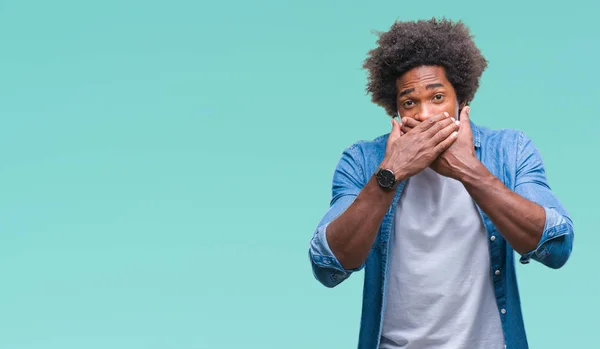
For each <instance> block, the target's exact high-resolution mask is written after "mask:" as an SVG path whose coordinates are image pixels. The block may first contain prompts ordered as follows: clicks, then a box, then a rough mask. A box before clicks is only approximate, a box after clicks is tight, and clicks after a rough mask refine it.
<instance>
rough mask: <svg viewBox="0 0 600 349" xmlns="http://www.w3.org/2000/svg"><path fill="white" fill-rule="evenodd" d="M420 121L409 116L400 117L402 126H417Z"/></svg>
mask: <svg viewBox="0 0 600 349" xmlns="http://www.w3.org/2000/svg"><path fill="white" fill-rule="evenodd" d="M420 123H421V121H419V120H417V119H414V118H411V117H409V116H406V117H403V118H402V126H408V127H410V128H415V127H417V126H418V125H419V124H420Z"/></svg>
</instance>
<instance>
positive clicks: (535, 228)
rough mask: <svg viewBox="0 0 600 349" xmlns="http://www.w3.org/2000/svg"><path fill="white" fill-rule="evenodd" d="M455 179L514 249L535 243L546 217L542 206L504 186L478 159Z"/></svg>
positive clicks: (532, 246)
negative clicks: (457, 179) (461, 184)
mask: <svg viewBox="0 0 600 349" xmlns="http://www.w3.org/2000/svg"><path fill="white" fill-rule="evenodd" d="M459 180H460V181H461V182H462V183H463V185H464V186H465V188H466V189H467V191H468V192H469V194H470V195H471V197H472V198H473V200H474V201H475V202H476V203H477V205H478V206H479V207H480V208H481V209H482V210H483V212H485V214H486V215H487V216H488V217H489V218H490V220H491V221H492V223H494V225H495V226H496V228H498V230H499V232H500V233H501V234H502V236H503V237H504V239H505V240H506V241H507V242H508V243H509V244H510V246H511V247H512V248H513V249H514V250H515V251H517V252H518V253H520V254H524V253H527V252H529V251H531V250H534V249H535V248H536V247H537V245H538V243H539V241H540V238H541V236H542V233H543V230H544V225H545V221H546V212H545V210H544V208H543V207H542V206H540V205H538V204H536V203H534V202H532V201H529V200H527V199H525V198H523V197H522V196H520V195H518V194H516V193H514V192H513V191H511V190H510V189H508V188H507V187H506V186H505V185H504V184H503V183H502V182H501V181H500V180H499V179H498V178H496V177H495V176H494V175H493V174H492V173H490V172H489V171H488V170H487V169H486V168H485V166H483V164H482V163H481V162H476V163H474V164H473V165H471V166H468V167H467V168H466V169H464V170H463V171H462V172H461V174H460V176H459Z"/></svg>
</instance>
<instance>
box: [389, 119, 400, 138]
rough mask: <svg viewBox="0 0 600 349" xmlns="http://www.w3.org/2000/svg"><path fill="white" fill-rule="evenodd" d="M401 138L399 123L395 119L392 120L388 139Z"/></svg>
mask: <svg viewBox="0 0 600 349" xmlns="http://www.w3.org/2000/svg"><path fill="white" fill-rule="evenodd" d="M400 136H402V130H401V129H400V123H399V122H398V120H396V119H392V131H391V132H390V138H392V140H396V139H398V138H399V137H400Z"/></svg>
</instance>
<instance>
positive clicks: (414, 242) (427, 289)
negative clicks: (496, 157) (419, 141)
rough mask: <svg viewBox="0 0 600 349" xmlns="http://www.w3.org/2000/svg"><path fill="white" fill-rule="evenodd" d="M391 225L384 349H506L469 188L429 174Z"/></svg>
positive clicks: (410, 190)
mask: <svg viewBox="0 0 600 349" xmlns="http://www.w3.org/2000/svg"><path fill="white" fill-rule="evenodd" d="M394 225H395V231H394V236H392V239H391V242H390V248H391V250H390V258H391V263H390V266H389V271H388V272H389V286H388V293H387V299H386V307H385V314H384V321H383V332H382V337H381V345H380V348H381V349H398V348H402V349H425V348H427V349H431V348H440V349H441V348H448V349H463V348H464V349H467V348H468V349H502V348H504V335H503V332H502V324H501V322H500V313H499V311H498V307H497V305H496V299H495V296H494V290H493V285H492V276H491V270H490V255H489V251H488V241H487V240H488V239H487V233H486V230H485V227H484V226H483V223H482V219H481V216H480V215H479V212H478V211H477V208H476V206H475V203H474V202H473V199H472V198H471V197H470V196H469V194H468V192H467V191H466V189H465V188H464V186H463V185H462V184H461V183H460V182H458V181H456V180H454V179H451V178H448V177H444V176H441V175H439V174H437V173H436V172H435V171H433V170H431V169H430V168H426V169H425V170H424V171H422V172H420V173H419V174H417V175H415V176H413V177H411V178H410V179H409V180H408V183H407V186H406V187H405V188H404V192H403V193H402V196H401V197H400V201H399V202H398V209H397V211H396V215H395V218H394Z"/></svg>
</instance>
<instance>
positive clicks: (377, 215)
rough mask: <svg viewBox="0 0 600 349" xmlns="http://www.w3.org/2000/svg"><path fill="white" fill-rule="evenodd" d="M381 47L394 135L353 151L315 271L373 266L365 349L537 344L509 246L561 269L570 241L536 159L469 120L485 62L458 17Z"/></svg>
mask: <svg viewBox="0 0 600 349" xmlns="http://www.w3.org/2000/svg"><path fill="white" fill-rule="evenodd" d="M377 44H378V46H377V47H376V48H375V49H374V50H372V51H370V52H369V56H368V58H367V59H366V61H365V64H364V67H365V68H366V69H367V70H368V72H369V78H368V88H367V90H368V92H370V93H371V94H372V99H373V102H374V103H376V104H378V105H380V106H382V107H383V108H384V109H385V110H386V112H387V113H388V114H389V115H390V116H391V117H392V129H391V132H390V133H389V134H386V135H384V136H381V137H379V138H376V139H374V140H372V141H360V142H357V143H355V144H353V145H351V146H350V147H348V148H347V149H346V150H345V151H344V152H343V154H342V156H341V159H340V161H339V163H338V165H337V168H336V169H335V173H334V176H333V190H332V194H333V195H332V200H331V206H330V209H329V210H328V212H327V213H326V214H325V216H324V217H323V218H322V220H321V222H320V223H319V224H318V227H317V229H316V231H315V232H314V235H313V238H312V239H311V242H310V249H309V255H310V260H311V264H312V268H313V273H314V275H315V277H316V278H317V279H318V280H319V281H320V282H321V283H322V284H324V285H325V286H327V287H334V286H336V285H338V284H339V283H341V282H342V281H344V280H345V279H347V278H348V277H349V276H350V275H351V274H352V273H353V272H355V271H358V270H361V269H363V268H365V282H364V289H363V308H362V318H361V326H360V335H359V345H358V347H359V348H361V349H367V348H368V349H375V348H382V349H392V348H403V349H422V348H449V349H460V348H464V349H466V348H469V349H476V348H480V349H497V348H510V349H523V348H528V345H527V339H526V334H525V329H524V324H523V318H522V315H521V306H520V299H519V292H518V287H517V281H516V275H515V257H514V252H513V251H516V252H517V253H519V255H520V262H521V263H523V264H525V263H528V262H529V261H530V259H533V260H535V261H537V262H539V263H542V264H543V265H546V266H548V267H550V268H555V269H557V268H560V267H561V266H563V265H564V264H565V262H566V261H567V259H568V258H569V256H570V254H571V250H572V244H573V222H572V220H571V218H570V217H569V215H568V213H567V212H566V210H565V208H564V207H563V206H562V205H561V203H560V202H559V200H558V199H557V198H556V197H555V195H554V194H553V193H552V191H551V190H550V187H549V186H548V184H547V180H546V176H545V171H544V167H543V163H542V159H541V157H540V154H539V152H538V150H537V149H536V147H535V145H534V144H533V143H532V141H531V140H530V139H528V138H527V137H526V136H525V134H524V133H522V132H519V131H516V130H501V131H496V130H491V129H488V128H485V127H481V126H477V125H475V124H474V123H473V122H471V108H470V107H469V103H470V102H471V100H472V99H473V97H474V95H475V92H476V90H477V88H478V86H479V79H480V77H481V75H482V73H483V71H484V70H485V68H486V67H487V61H486V60H485V58H484V57H483V56H482V54H481V52H480V51H479V49H478V48H477V47H476V46H475V44H474V42H473V40H472V37H471V35H470V33H469V31H468V29H467V28H466V27H465V26H464V25H463V24H462V23H461V22H452V21H449V20H445V19H442V20H436V19H432V20H429V21H416V22H396V23H394V24H393V25H392V27H391V29H390V30H389V31H388V32H385V33H380V37H379V40H378V41H377ZM396 115H398V116H399V117H400V119H401V122H398V121H397V120H395V119H394V116H396ZM549 315H550V314H549Z"/></svg>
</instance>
